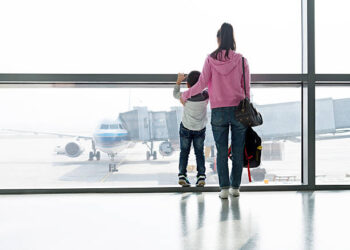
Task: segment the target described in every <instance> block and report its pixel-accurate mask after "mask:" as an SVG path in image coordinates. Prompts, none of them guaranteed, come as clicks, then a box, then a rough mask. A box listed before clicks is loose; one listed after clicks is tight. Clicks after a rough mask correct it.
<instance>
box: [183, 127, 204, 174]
mask: <svg viewBox="0 0 350 250" xmlns="http://www.w3.org/2000/svg"><path fill="white" fill-rule="evenodd" d="M204 139H205V128H204V129H202V130H199V131H194V130H189V129H187V128H185V127H184V126H183V125H182V123H181V124H180V150H181V152H180V161H179V172H180V173H179V175H186V174H187V164H188V155H189V154H190V151H191V144H192V141H193V147H194V153H195V155H196V161H197V172H198V173H197V177H198V176H199V175H205V159H204V152H203V150H204Z"/></svg>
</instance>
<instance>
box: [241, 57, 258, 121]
mask: <svg viewBox="0 0 350 250" xmlns="http://www.w3.org/2000/svg"><path fill="white" fill-rule="evenodd" d="M242 67H243V82H244V96H245V98H244V99H243V100H242V101H241V102H240V103H239V105H238V107H237V109H236V112H235V116H236V119H237V121H239V122H240V123H242V124H244V125H245V126H247V127H255V126H259V125H261V124H263V119H262V116H261V114H260V113H259V112H258V111H257V110H256V109H255V108H254V106H253V104H252V103H251V102H250V100H249V98H248V97H247V92H246V87H245V70H244V57H242Z"/></svg>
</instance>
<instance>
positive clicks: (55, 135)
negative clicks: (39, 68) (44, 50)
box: [0, 86, 301, 188]
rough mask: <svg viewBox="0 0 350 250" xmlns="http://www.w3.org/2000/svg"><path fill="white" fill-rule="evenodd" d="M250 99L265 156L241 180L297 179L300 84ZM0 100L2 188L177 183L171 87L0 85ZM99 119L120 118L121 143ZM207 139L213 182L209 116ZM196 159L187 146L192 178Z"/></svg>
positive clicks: (177, 115) (175, 105) (176, 109)
mask: <svg viewBox="0 0 350 250" xmlns="http://www.w3.org/2000/svg"><path fill="white" fill-rule="evenodd" d="M77 96H79V102H76V97H77ZM154 96H157V98H154ZM39 97H40V98H39ZM63 99H64V100H65V101H64V102H62V100H63ZM111 99H113V100H118V102H116V103H115V105H111V102H110V100H111ZM23 100H26V101H25V102H23ZM91 100H96V102H94V103H91ZM129 100H130V101H129ZM252 100H253V101H254V102H255V103H256V105H257V107H258V109H259V111H260V112H261V113H262V114H263V116H264V117H265V123H264V125H263V126H261V127H259V128H257V129H256V131H257V132H258V133H259V134H260V136H261V137H262V138H263V140H264V143H263V148H264V150H263V156H262V157H263V163H262V165H261V167H260V168H259V169H252V171H251V172H252V177H253V182H252V183H249V182H248V174H247V170H246V169H245V170H244V172H243V177H242V183H243V185H266V184H269V185H276V184H280V185H283V184H300V171H301V164H300V162H301V144H300V127H301V120H300V115H301V112H300V87H283V88H278V87H273V86H270V87H267V88H253V90H252ZM43 102H45V105H42V103H43ZM141 105H142V106H141ZM0 106H1V107H5V106H7V107H8V108H7V109H0V116H1V117H2V119H1V121H0V128H1V129H0V137H1V140H0V150H1V152H2V153H1V155H2V157H1V159H0V167H1V168H0V171H1V173H0V183H1V184H0V188H32V187H38V188H39V187H40V188H56V187H60V188H67V187H165V186H177V172H178V158H179V136H178V130H179V123H180V120H181V115H182V107H181V105H180V103H179V102H178V101H177V100H175V99H174V98H173V97H172V89H171V88H130V89H125V88H83V89H82V88H1V89H0ZM279 113H283V114H284V115H282V116H278V119H277V117H276V114H279ZM13 114H16V116H14V115H13ZM209 116H210V111H209ZM105 119H109V120H111V121H113V120H119V121H121V123H122V124H123V126H124V127H125V128H126V130H127V135H128V140H126V141H125V143H123V144H120V139H118V138H119V137H122V136H125V135H124V134H120V133H119V132H118V133H116V134H115V135H113V134H112V133H113V131H111V132H110V133H108V134H106V133H105V131H101V134H99V130H96V129H95V128H96V125H97V124H98V123H99V122H100V121H104V120H105ZM145 119H146V120H147V122H148V124H149V125H150V126H149V127H145V126H144V124H143V123H144V121H145ZM57 121H60V122H57ZM113 126H117V125H116V124H115V125H108V124H102V125H101V126H97V128H100V129H102V130H104V129H108V128H109V127H111V128H113ZM94 137H95V138H94ZM92 138H94V139H95V143H96V145H95V146H96V152H94V150H93V145H92V140H91V139H92ZM114 143H115V145H114ZM205 146H206V149H205V155H206V167H207V176H208V179H207V182H208V185H209V186H210V185H214V186H216V185H217V183H218V180H217V174H216V166H215V160H214V159H215V157H214V156H215V154H216V152H215V147H214V141H213V136H212V131H211V127H210V123H208V124H207V133H206V142H205ZM112 147H118V148H117V149H116V151H113V152H116V153H117V154H116V155H115V157H114V163H115V166H114V165H112V166H110V165H109V164H110V162H111V161H110V157H109V156H110V154H111V152H112V151H111V150H112V149H111V148H112ZM195 165H196V162H195V156H194V154H193V149H192V153H191V155H190V159H189V166H188V171H189V177H190V179H191V181H193V180H194V179H195V176H196V169H195ZM264 180H265V182H266V183H264Z"/></svg>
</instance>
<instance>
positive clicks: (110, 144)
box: [3, 119, 131, 171]
mask: <svg viewBox="0 0 350 250" xmlns="http://www.w3.org/2000/svg"><path fill="white" fill-rule="evenodd" d="M3 130H4V131H10V132H11V131H12V132H21V133H34V134H46V135H56V136H59V137H70V138H74V139H75V140H74V141H70V142H68V143H66V144H65V145H64V146H57V147H56V148H55V152H56V153H57V154H61V155H66V156H68V157H71V158H75V157H78V156H80V155H81V154H82V153H83V152H84V147H83V146H82V145H81V144H80V143H79V140H80V139H84V140H91V146H92V151H90V153H89V160H90V161H92V160H94V158H95V159H96V160H100V159H101V153H100V151H102V152H103V153H106V154H107V155H108V156H109V158H110V160H111V161H110V163H109V171H117V169H116V166H117V164H116V163H115V162H114V157H115V156H116V155H117V153H118V152H120V151H122V150H124V149H125V148H127V147H128V146H129V145H130V143H131V140H130V139H129V137H128V131H127V130H126V129H125V128H124V127H123V125H122V123H121V122H120V120H119V119H118V120H108V119H105V120H103V121H102V122H100V123H99V124H98V126H97V127H96V129H95V131H94V133H93V135H92V136H82V135H73V134H61V133H50V132H37V131H27V130H15V129H3ZM98 150H100V151H98Z"/></svg>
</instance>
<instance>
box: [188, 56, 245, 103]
mask: <svg viewBox="0 0 350 250" xmlns="http://www.w3.org/2000/svg"><path fill="white" fill-rule="evenodd" d="M220 53H221V57H220V55H218V58H220V59H222V60H216V59H214V58H212V57H211V56H210V55H209V56H208V57H207V59H206V60H205V63H204V66H203V70H202V73H201V75H200V77H199V80H198V82H197V83H196V84H195V85H194V86H193V87H191V88H190V89H188V90H187V91H185V92H183V93H182V99H183V100H184V101H186V100H187V99H188V98H190V97H191V96H194V95H197V94H199V93H201V92H202V91H203V90H204V89H205V88H208V93H209V100H210V107H211V108H212V109H213V108H219V107H231V106H237V105H238V104H239V102H240V101H241V100H243V99H244V83H243V69H242V55H241V54H238V53H236V52H234V51H233V50H230V52H229V59H227V58H225V53H226V51H225V50H223V51H221V52H220ZM244 65H245V69H244V70H245V77H246V78H245V80H246V91H247V97H248V98H249V99H250V74H249V66H248V62H247V59H246V58H244Z"/></svg>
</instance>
